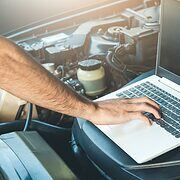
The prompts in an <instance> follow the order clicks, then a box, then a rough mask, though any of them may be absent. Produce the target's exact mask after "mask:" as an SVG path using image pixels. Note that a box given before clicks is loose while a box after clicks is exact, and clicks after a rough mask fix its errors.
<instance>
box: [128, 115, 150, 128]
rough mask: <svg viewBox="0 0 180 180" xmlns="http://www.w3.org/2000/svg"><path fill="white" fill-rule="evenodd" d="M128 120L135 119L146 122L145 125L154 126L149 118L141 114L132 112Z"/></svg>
mask: <svg viewBox="0 0 180 180" xmlns="http://www.w3.org/2000/svg"><path fill="white" fill-rule="evenodd" d="M127 119H128V121H131V120H134V119H139V120H142V121H144V122H145V123H147V124H148V125H152V123H151V121H150V120H149V119H148V117H146V116H145V115H143V114H142V113H141V112H130V113H128V115H127Z"/></svg>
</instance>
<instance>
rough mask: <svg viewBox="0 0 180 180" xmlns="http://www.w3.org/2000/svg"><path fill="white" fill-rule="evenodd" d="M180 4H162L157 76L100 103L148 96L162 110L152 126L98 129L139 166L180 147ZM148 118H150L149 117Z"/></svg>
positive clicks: (166, 1) (169, 1)
mask: <svg viewBox="0 0 180 180" xmlns="http://www.w3.org/2000/svg"><path fill="white" fill-rule="evenodd" d="M179 12H180V0H163V1H162V4H161V32H160V37H159V43H158V55H157V63H156V72H155V74H154V75H152V76H150V77H148V78H145V79H143V80H141V81H138V82H136V83H134V84H132V85H129V86H127V87H124V88H122V89H120V90H118V91H116V92H113V93H111V94H108V95H106V96H104V97H102V98H100V100H106V99H111V98H134V97H141V96H147V97H149V98H150V99H152V100H154V101H156V102H157V103H158V104H159V105H160V107H161V110H162V119H160V120H156V119H153V124H152V126H148V125H147V124H146V123H144V122H142V121H140V120H138V119H136V120H133V121H131V122H128V123H125V124H119V125H101V126H99V125H98V126H97V127H98V128H99V129H100V130H101V131H102V132H103V133H104V134H106V135H107V136H108V137H109V138H110V139H111V140H112V141H114V142H115V143H116V144H117V145H118V146H119V147H120V148H121V149H123V150H124V151H125V152H126V153H127V154H128V155H129V156H130V157H131V158H133V159H134V160H135V161H136V162H137V163H138V164H141V163H145V162H147V161H150V160H152V159H154V158H156V157H158V156H160V155H162V154H164V153H166V152H168V151H170V150H172V149H174V148H177V147H178V146H180V16H179ZM147 115H148V116H149V118H150V119H151V118H153V117H150V116H151V114H148V113H147Z"/></svg>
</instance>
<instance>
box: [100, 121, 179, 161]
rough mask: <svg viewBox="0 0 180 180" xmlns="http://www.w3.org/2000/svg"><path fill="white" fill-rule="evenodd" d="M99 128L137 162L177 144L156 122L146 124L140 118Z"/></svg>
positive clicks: (155, 155) (152, 156)
mask: <svg viewBox="0 0 180 180" xmlns="http://www.w3.org/2000/svg"><path fill="white" fill-rule="evenodd" d="M99 128H100V129H101V130H102V131H103V132H104V133H105V134H106V135H107V136H109V137H110V138H111V139H112V140H113V141H114V142H115V143H116V144H117V145H119V146H120V147H121V148H122V149H123V150H124V151H125V152H126V153H127V154H129V155H130V156H131V157H132V158H133V159H135V161H136V162H138V163H143V162H146V161H148V160H151V159H153V158H154V157H157V156H158V155H160V154H162V153H164V152H165V151H166V152H167V151H168V150H170V149H172V148H173V147H175V146H177V141H178V139H176V138H175V137H174V136H169V133H168V132H166V130H164V129H163V128H161V127H159V126H158V125H157V124H156V123H153V125H152V126H148V125H147V124H146V123H145V122H143V121H140V120H134V121H131V122H128V123H126V124H120V125H111V126H103V127H102V126H101V127H99ZM168 147H169V148H170V149H168Z"/></svg>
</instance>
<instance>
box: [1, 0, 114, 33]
mask: <svg viewBox="0 0 180 180" xmlns="http://www.w3.org/2000/svg"><path fill="white" fill-rule="evenodd" d="M107 1H109V2H113V1H115V0H28V1H27V0H0V34H3V33H5V32H9V31H11V30H14V29H17V28H19V27H22V26H25V25H28V24H31V23H32V22H35V21H39V20H42V19H46V18H48V17H51V16H55V15H58V14H61V13H63V12H65V11H71V10H75V9H81V8H83V7H86V6H89V5H93V4H94V5H97V6H98V5H99V4H102V3H107Z"/></svg>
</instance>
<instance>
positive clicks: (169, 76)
mask: <svg viewBox="0 0 180 180" xmlns="http://www.w3.org/2000/svg"><path fill="white" fill-rule="evenodd" d="M165 1H166V0H162V2H161V14H160V24H161V25H160V34H159V40H158V52H157V61H156V75H157V76H160V77H164V78H167V79H169V80H171V81H173V82H175V83H177V84H178V85H180V77H179V75H177V74H174V73H173V72H171V71H169V70H167V69H165V68H163V67H161V66H160V61H161V43H162V28H163V23H164V22H163V20H164V19H163V16H164V5H165Z"/></svg>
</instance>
